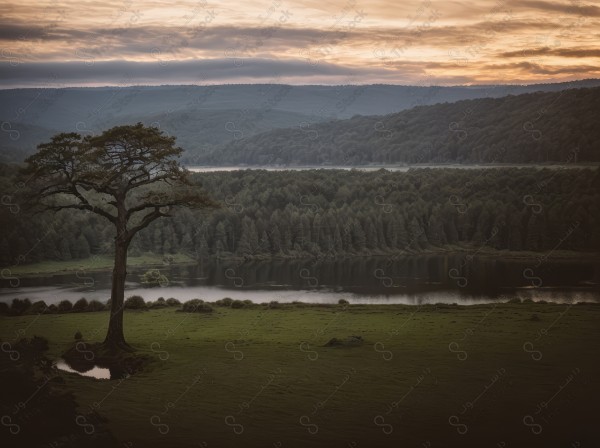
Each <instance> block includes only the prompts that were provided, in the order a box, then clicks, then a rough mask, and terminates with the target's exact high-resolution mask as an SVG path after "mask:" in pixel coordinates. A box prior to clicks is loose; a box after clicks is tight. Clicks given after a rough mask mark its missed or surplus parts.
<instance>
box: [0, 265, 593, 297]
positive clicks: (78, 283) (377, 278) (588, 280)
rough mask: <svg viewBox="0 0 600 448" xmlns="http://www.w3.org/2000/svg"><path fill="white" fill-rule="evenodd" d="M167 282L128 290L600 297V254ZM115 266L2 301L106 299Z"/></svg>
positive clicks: (26, 287)
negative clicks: (585, 257)
mask: <svg viewBox="0 0 600 448" xmlns="http://www.w3.org/2000/svg"><path fill="white" fill-rule="evenodd" d="M160 270H161V272H162V273H163V274H164V275H165V276H166V277H167V278H168V280H169V281H168V283H165V284H163V285H162V286H159V287H153V288H148V287H144V286H143V285H141V284H140V283H139V281H140V275H141V274H142V273H143V272H144V271H145V269H130V273H129V275H128V282H127V290H126V297H127V296H130V295H133V294H139V295H141V296H142V297H144V298H145V299H146V300H147V301H148V300H156V299H157V298H159V297H164V298H169V297H175V298H177V299H179V300H181V301H182V302H183V301H187V300H190V299H194V298H200V299H203V300H205V301H209V302H213V301H216V300H219V299H222V298H224V297H231V298H233V299H240V300H251V301H253V302H256V303H263V302H270V301H272V300H276V301H279V302H281V303H289V302H293V301H299V302H306V303H337V302H338V300H340V299H346V300H348V302H350V303H355V304H412V305H417V304H426V303H459V304H480V303H490V302H496V301H506V300H509V299H511V298H514V297H518V298H521V299H532V300H535V301H539V300H545V301H548V302H558V303H574V302H600V261H580V260H570V261H552V260H551V259H547V260H545V261H544V262H543V263H539V261H536V260H534V259H531V260H527V259H524V260H503V259H495V258H492V257H477V256H476V257H472V258H471V257H465V256H464V255H448V256H439V255H422V256H403V257H394V258H386V257H378V258H354V259H341V260H331V259H330V260H327V259H321V260H283V261H282V260H270V261H262V262H258V261H256V262H245V263H240V262H237V263H236V262H233V261H227V260H220V261H214V260H212V261H210V260H203V261H201V262H200V263H198V264H196V265H171V266H168V265H167V266H163V267H161V268H160ZM110 280H111V274H110V272H89V271H84V270H81V271H78V272H75V273H70V274H58V275H49V276H43V277H22V278H20V281H19V285H18V287H12V286H14V282H13V285H12V286H11V284H10V281H9V280H0V301H3V302H10V301H12V299H14V298H26V297H27V298H29V299H30V300H31V301H35V300H44V301H45V302H46V303H47V304H52V303H58V302H60V301H61V300H64V299H67V300H71V301H75V300H78V299H80V298H81V297H85V298H87V299H88V300H92V299H96V300H100V301H103V302H105V301H106V300H108V298H109V297H110Z"/></svg>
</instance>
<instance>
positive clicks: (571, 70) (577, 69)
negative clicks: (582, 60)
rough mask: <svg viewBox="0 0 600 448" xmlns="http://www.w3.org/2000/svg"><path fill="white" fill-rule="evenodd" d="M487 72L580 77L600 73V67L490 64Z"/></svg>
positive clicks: (525, 63)
mask: <svg viewBox="0 0 600 448" xmlns="http://www.w3.org/2000/svg"><path fill="white" fill-rule="evenodd" d="M485 69H486V70H490V71H492V70H503V71H504V70H515V69H516V70H519V71H521V72H523V73H527V74H534V75H579V74H586V75H587V74H590V75H591V74H593V73H600V67H598V66H593V65H570V66H557V65H541V64H536V63H534V62H526V61H524V62H516V63H512V64H490V65H486V66H485Z"/></svg>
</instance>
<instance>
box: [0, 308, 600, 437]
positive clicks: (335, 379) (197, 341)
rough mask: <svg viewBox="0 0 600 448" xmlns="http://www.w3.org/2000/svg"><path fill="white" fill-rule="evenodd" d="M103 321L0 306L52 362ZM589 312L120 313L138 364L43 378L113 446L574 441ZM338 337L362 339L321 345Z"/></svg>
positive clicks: (592, 325)
mask: <svg viewBox="0 0 600 448" xmlns="http://www.w3.org/2000/svg"><path fill="white" fill-rule="evenodd" d="M108 318H109V316H108V312H96V313H83V314H64V315H58V314H57V315H31V316H19V317H0V339H1V340H2V341H3V342H8V343H14V342H15V340H16V339H18V338H20V337H32V336H33V335H38V336H44V337H46V338H47V339H48V340H49V350H48V353H47V355H48V356H49V357H50V358H53V359H57V358H58V357H59V356H60V355H61V353H63V352H64V350H66V349H67V348H68V347H70V346H72V344H73V335H74V334H75V333H76V332H77V331H80V332H81V333H82V334H83V338H84V340H88V341H92V342H93V341H101V340H102V339H103V337H104V334H105V331H106V327H107V324H108ZM599 323H600V306H597V305H592V304H579V305H558V304H543V303H506V304H495V305H473V306H452V305H437V306H436V305H429V306H401V305H388V306H379V305H369V306H363V305H353V306H344V305H329V306H323V305H321V306H318V305H288V306H283V307H269V306H260V305H255V306H250V307H245V308H241V309H232V308H227V307H215V309H214V311H213V312H212V313H208V314H187V313H181V312H177V311H176V310H175V309H172V308H165V309H156V310H150V311H126V312H125V333H126V338H127V340H128V341H129V342H130V343H131V344H132V345H134V346H135V347H136V348H137V349H138V351H139V353H140V354H146V355H149V356H151V357H152V358H153V360H154V361H153V362H152V364H151V365H150V367H149V368H147V369H146V370H145V371H144V372H142V373H139V374H135V375H133V376H131V377H130V378H128V379H126V380H123V381H94V380H90V379H87V378H83V377H80V376H78V375H76V374H69V373H65V372H59V371H55V372H54V373H53V375H55V376H57V377H58V378H61V380H60V381H58V380H56V381H55V382H56V384H58V386H59V387H61V388H62V389H64V391H66V392H72V393H73V394H74V397H75V399H76V401H77V403H78V405H79V408H80V410H81V412H82V415H83V416H84V417H85V416H86V415H87V414H88V413H89V412H91V410H93V411H94V412H97V413H98V414H100V416H101V417H103V418H106V419H107V423H106V427H107V428H108V430H110V432H111V433H112V434H113V435H114V436H115V437H116V438H117V439H118V440H119V442H120V443H121V444H124V445H125V446H145V447H164V446H178V447H190V448H191V447H196V448H197V447H198V446H201V447H202V446H203V447H211V446H249V447H254V446H263V447H264V446H275V447H282V448H287V447H305V446H317V447H321V446H322V447H331V446H340V447H348V446H350V447H363V446H365V447H366V446H377V447H386V446H398V444H399V443H402V444H403V445H404V444H406V445H407V446H431V447H436V446H497V445H498V444H500V446H506V447H510V446H529V447H534V446H544V447H554V446H556V447H558V446H571V445H572V444H573V443H579V444H580V445H579V446H587V444H588V443H590V444H591V442H592V441H593V440H594V437H595V434H596V429H595V428H596V422H595V420H594V416H595V413H594V412H593V409H594V406H595V404H594V402H593V399H592V397H595V396H598V394H599V393H600V383H598V381H596V378H597V377H598V375H600V360H599V359H598V356H597V353H598V349H599V348H600V344H599V342H598V341H600V325H599ZM350 336H356V337H360V338H361V339H362V341H363V342H362V343H357V344H352V345H348V346H344V345H343V344H342V345H336V344H328V343H330V342H331V340H332V339H333V338H336V339H338V340H342V341H343V340H344V339H346V338H349V337H350ZM3 348H6V349H8V348H9V346H8V345H6V344H3ZM8 355H9V352H7V351H6V350H3V353H2V356H8ZM62 381H64V383H62ZM29 395H30V394H29V393H27V392H26V391H24V392H23V397H24V398H27V396H29ZM27 406H28V408H29V409H30V410H32V411H33V410H35V407H36V401H35V399H32V400H31V401H30V402H29V403H28V404H27ZM75 429H76V430H78V431H83V429H85V428H83V427H79V426H78V427H77V428H75ZM15 440H16V439H15ZM51 442H52V440H48V443H51Z"/></svg>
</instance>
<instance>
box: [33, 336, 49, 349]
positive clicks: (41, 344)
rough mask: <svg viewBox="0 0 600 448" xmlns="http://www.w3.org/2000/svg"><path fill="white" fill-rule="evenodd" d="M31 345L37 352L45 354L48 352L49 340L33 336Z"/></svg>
mask: <svg viewBox="0 0 600 448" xmlns="http://www.w3.org/2000/svg"><path fill="white" fill-rule="evenodd" d="M29 345H30V346H31V347H32V348H33V349H34V350H37V351H40V352H45V351H46V350H48V339H46V338H45V337H43V336H35V335H34V336H33V337H32V338H31V342H30V343H29Z"/></svg>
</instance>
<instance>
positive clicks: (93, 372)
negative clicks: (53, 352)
mask: <svg viewBox="0 0 600 448" xmlns="http://www.w3.org/2000/svg"><path fill="white" fill-rule="evenodd" d="M55 367H56V368H57V369H58V370H63V371H65V372H69V373H76V374H78V375H81V376H87V377H89V378H95V379H97V380H110V379H114V378H111V375H110V369H108V368H106V367H100V366H97V365H93V366H92V367H89V368H88V367H83V368H80V367H78V368H77V369H74V368H73V367H72V366H70V365H69V364H68V363H67V361H65V360H64V359H62V358H61V359H59V360H58V361H56V364H55Z"/></svg>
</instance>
